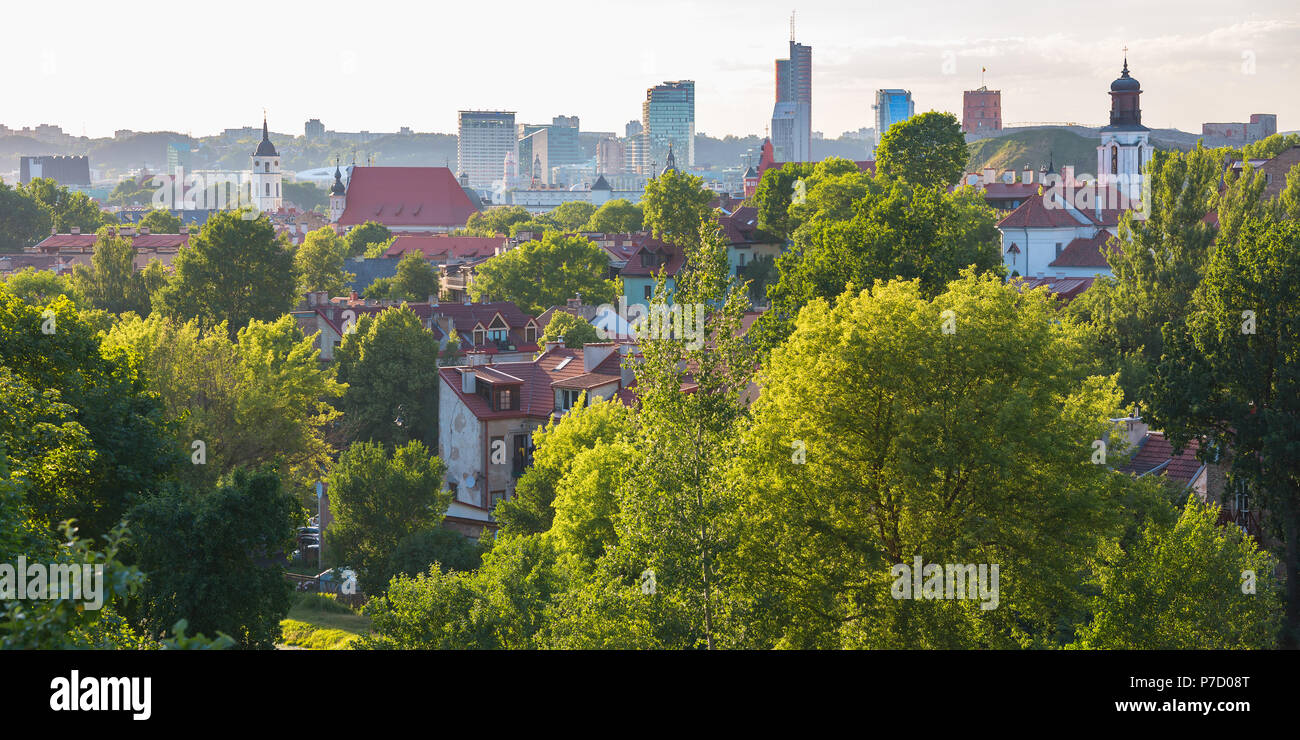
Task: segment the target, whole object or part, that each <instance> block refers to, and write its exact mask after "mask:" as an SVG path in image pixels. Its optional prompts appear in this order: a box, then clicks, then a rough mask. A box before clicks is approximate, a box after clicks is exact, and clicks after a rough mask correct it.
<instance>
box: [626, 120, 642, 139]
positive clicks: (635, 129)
mask: <svg viewBox="0 0 1300 740" xmlns="http://www.w3.org/2000/svg"><path fill="white" fill-rule="evenodd" d="M639 133H641V122H640V121H637V120H632V121H628V122H627V125H626V126H624V127H623V135H624V136H626V137H628V138H629V139H630V138H632V137H633V136H636V135H637V134H639Z"/></svg>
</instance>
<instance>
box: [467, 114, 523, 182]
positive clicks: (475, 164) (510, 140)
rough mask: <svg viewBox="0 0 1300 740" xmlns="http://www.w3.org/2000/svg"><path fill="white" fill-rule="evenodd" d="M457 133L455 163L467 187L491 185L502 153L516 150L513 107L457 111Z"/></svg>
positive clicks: (504, 157) (497, 171)
mask: <svg viewBox="0 0 1300 740" xmlns="http://www.w3.org/2000/svg"><path fill="white" fill-rule="evenodd" d="M457 134H458V138H457V142H456V163H457V167H458V169H459V172H461V173H463V174H466V175H468V176H469V184H470V187H474V188H490V187H492V183H494V182H496V181H497V180H498V179H500V177H501V163H502V162H505V161H506V155H507V154H511V153H514V154H515V155H516V157H517V156H518V154H519V150H518V146H519V140H518V135H517V133H516V131H515V112H514V111H478V110H463V111H460V123H459V125H458V127H457Z"/></svg>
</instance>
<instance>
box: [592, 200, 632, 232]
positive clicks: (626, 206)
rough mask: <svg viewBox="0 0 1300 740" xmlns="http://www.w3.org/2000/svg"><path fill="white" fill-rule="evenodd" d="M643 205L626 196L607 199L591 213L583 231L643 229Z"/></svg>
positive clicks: (630, 230) (629, 230)
mask: <svg viewBox="0 0 1300 740" xmlns="http://www.w3.org/2000/svg"><path fill="white" fill-rule="evenodd" d="M641 220H642V214H641V207H640V206H638V205H636V204H634V203H632V202H631V201H629V200H627V199H626V198H615V199H613V200H608V201H605V202H604V203H603V204H602V205H601V206H600V208H597V209H596V212H595V213H593V214H591V218H590V219H588V220H587V223H586V225H585V226H583V227H582V229H581V230H582V231H595V232H599V233H602V234H631V233H634V232H637V231H640V230H641Z"/></svg>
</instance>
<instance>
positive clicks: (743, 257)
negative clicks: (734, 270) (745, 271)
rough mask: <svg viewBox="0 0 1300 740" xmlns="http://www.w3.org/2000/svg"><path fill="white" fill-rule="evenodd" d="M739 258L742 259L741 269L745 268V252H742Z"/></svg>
mask: <svg viewBox="0 0 1300 740" xmlns="http://www.w3.org/2000/svg"><path fill="white" fill-rule="evenodd" d="M737 256H738V257H739V258H740V266H741V267H744V266H745V253H744V252H741V253H740V254H739V255H737Z"/></svg>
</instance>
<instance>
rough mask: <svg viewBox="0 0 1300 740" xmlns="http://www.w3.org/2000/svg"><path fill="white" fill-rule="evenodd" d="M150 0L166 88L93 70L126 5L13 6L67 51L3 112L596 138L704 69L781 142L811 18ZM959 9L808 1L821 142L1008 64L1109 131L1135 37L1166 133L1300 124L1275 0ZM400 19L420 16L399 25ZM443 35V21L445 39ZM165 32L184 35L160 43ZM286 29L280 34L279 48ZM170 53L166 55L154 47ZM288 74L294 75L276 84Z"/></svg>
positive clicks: (149, 19) (623, 8)
mask: <svg viewBox="0 0 1300 740" xmlns="http://www.w3.org/2000/svg"><path fill="white" fill-rule="evenodd" d="M143 5H144V7H142V8H141V9H140V12H139V13H138V14H136V15H135V17H136V18H138V23H137V25H136V27H135V28H134V29H133V34H134V35H136V36H138V37H139V38H140V39H142V41H141V43H140V44H139V45H138V46H137V47H136V48H140V49H143V50H144V52H143V54H142V58H143V59H144V60H145V61H144V62H143V69H145V70H146V71H147V75H146V79H148V80H149V83H148V84H147V85H143V86H140V87H138V88H133V90H134V92H133V94H131V95H124V94H123V91H122V89H121V88H120V87H119V86H115V85H110V84H105V81H104V79H103V78H102V77H101V76H99V75H93V74H86V73H84V72H83V70H86V69H103V68H104V67H105V65H104V60H103V56H104V55H106V54H110V53H111V52H109V51H106V49H105V41H104V39H102V38H101V37H98V36H96V33H95V29H97V28H102V27H111V26H112V23H113V20H112V19H113V18H114V17H115V16H116V12H115V11H113V10H111V9H110V8H107V7H106V6H100V5H85V6H83V7H80V8H77V9H75V10H74V11H73V12H76V13H79V14H81V15H82V16H85V20H86V21H87V22H86V23H82V24H78V25H77V26H76V27H71V28H63V27H62V25H63V24H61V22H60V21H61V19H60V16H56V15H55V14H54V13H55V11H54V9H53V8H52V7H51V6H39V7H34V6H19V7H15V8H12V9H10V10H9V11H7V13H8V14H9V15H11V16H13V20H14V23H13V27H15V28H40V27H49V28H55V27H58V28H59V36H60V42H59V43H58V44H57V45H52V44H49V43H48V42H47V41H46V39H48V38H49V36H48V35H45V34H15V35H14V36H13V37H12V38H11V39H9V40H7V41H6V42H5V48H6V50H7V51H9V52H10V54H9V56H10V58H12V59H13V60H14V62H13V65H12V66H13V70H12V71H13V72H14V74H13V75H12V80H11V85H10V88H11V89H10V90H9V92H8V98H7V100H6V104H5V105H4V106H3V107H0V122H3V123H5V124H7V125H9V126H11V127H15V128H21V127H23V126H35V125H37V124H41V123H51V124H55V125H59V126H61V127H62V128H63V129H64V130H65V131H67V132H68V133H70V134H73V135H78V136H79V135H83V134H84V135H88V136H91V137H95V138H98V137H106V136H111V135H112V134H113V131H115V130H117V129H130V130H136V131H162V130H170V131H178V132H182V133H192V134H193V135H196V136H203V135H209V134H214V133H217V132H219V131H220V130H221V129H223V128H229V127H237V126H241V125H255V124H256V123H258V121H257V119H258V118H259V117H260V115H261V113H262V110H263V109H266V110H267V111H268V112H269V115H270V118H271V122H272V123H271V127H272V129H273V130H278V131H286V132H293V133H294V134H299V133H300V132H301V129H302V125H303V123H304V122H305V121H307V120H308V119H311V118H319V119H321V121H323V122H324V124H325V126H326V127H328V128H330V129H333V130H340V131H357V130H362V129H365V130H371V131H396V130H397V129H398V128H400V127H401V126H410V127H411V128H412V129H414V130H416V131H423V132H439V133H453V132H455V131H456V112H457V111H458V110H466V109H480V110H486V109H507V110H516V111H518V116H519V120H521V121H533V120H542V121H545V120H550V119H551V117H552V116H555V115H558V114H566V115H577V116H579V117H580V118H581V119H582V121H583V129H584V130H593V131H613V132H618V131H621V130H622V128H623V125H624V124H625V123H626V122H627V121H628V120H629V119H632V118H635V117H638V113H639V109H640V103H641V101H642V100H643V97H644V92H645V90H646V89H647V88H649V87H652V86H654V85H657V84H660V83H662V82H664V81H666V80H674V79H691V80H695V81H696V85H697V95H696V98H697V114H696V121H697V125H696V130H697V132H698V133H707V134H710V135H713V136H723V135H727V134H734V135H741V136H743V135H753V134H757V135H762V134H763V133H764V129H765V127H767V126H768V125H769V123H770V120H771V112H772V82H771V80H772V71H771V70H772V66H771V65H772V60H773V59H776V58H780V57H783V56H785V55H786V51H787V45H788V38H789V15H790V9H791V8H790V7H789V5H788V4H778V3H776V2H771V1H770V0H759V1H758V2H756V3H754V4H753V7H752V8H748V9H747V11H746V12H745V13H743V14H736V13H734V11H732V10H730V9H727V8H721V7H700V6H697V5H695V4H694V3H689V2H669V3H667V4H662V5H659V6H656V9H655V12H654V13H652V14H644V13H641V12H640V11H639V10H638V8H639V6H633V5H631V4H629V3H619V4H607V3H591V2H585V0H584V1H581V2H576V3H574V4H573V6H572V13H566V14H565V16H564V17H563V18H560V17H556V16H551V15H544V14H541V13H540V12H537V11H535V10H534V9H532V8H531V7H530V6H526V5H523V4H517V3H510V2H506V3H504V4H503V10H504V11H505V12H499V13H494V14H493V16H492V19H491V23H492V25H491V26H485V25H483V23H482V21H481V19H480V17H479V15H478V14H476V9H475V8H473V7H465V8H455V7H454V8H440V9H438V11H437V12H426V11H424V10H411V9H410V8H403V7H402V6H400V5H396V4H391V3H385V2H382V1H380V2H376V3H372V4H371V6H369V7H368V12H369V17H370V18H373V19H375V20H373V21H365V22H362V23H360V24H357V23H355V22H352V21H348V20H347V19H348V17H349V14H351V13H354V12H355V7H354V6H350V5H347V4H343V3H330V2H327V3H323V4H322V5H320V6H319V11H321V12H318V9H317V8H314V9H313V12H312V13H311V14H306V13H302V14H300V16H299V17H295V18H294V22H293V23H292V32H291V33H287V32H286V29H274V28H268V29H258V30H252V27H250V25H249V24H248V22H247V21H248V19H249V18H253V17H257V15H258V12H259V8H260V7H261V6H260V5H257V4H253V3H247V2H242V1H239V0H236V1H235V2H232V3H230V4H229V6H228V10H227V11H226V12H223V13H222V14H220V15H219V16H216V17H207V16H206V15H205V16H204V17H203V18H202V22H199V21H200V19H199V16H198V14H199V12H200V11H199V10H198V9H197V8H195V9H189V8H185V7H183V6H176V5H174V4H163V3H157V2H146V3H144V4H143ZM956 7H958V6H957V4H956V3H955V2H941V3H928V4H917V5H914V6H909V7H906V8H882V9H876V10H873V11H868V10H866V9H863V8H859V7H854V6H851V5H848V4H846V3H841V2H838V1H836V2H823V3H816V4H811V5H805V6H803V7H796V8H795V10H796V11H797V27H796V34H797V36H798V38H799V41H800V42H801V43H804V44H808V45H811V46H813V47H814V48H816V49H817V52H818V60H817V63H816V68H815V70H814V73H813V86H814V88H815V89H816V96H817V99H818V104H817V106H816V110H815V111H814V112H813V120H812V128H813V130H816V131H821V132H823V133H824V134H825V135H826V136H827V137H835V136H838V135H839V134H840V133H841V132H843V131H852V130H857V129H859V128H862V127H868V126H870V125H871V119H872V111H871V103H872V102H873V94H874V91H875V90H877V89H881V88H904V89H909V90H911V91H912V92H913V96H914V99H915V100H916V105H917V112H923V111H926V110H942V111H949V112H952V113H954V114H957V115H960V112H961V103H962V93H963V91H965V90H970V89H975V88H977V87H979V84H980V70H981V68H987V70H988V71H987V73H986V74H985V80H984V81H985V83H986V84H987V85H988V86H989V87H991V88H995V89H1000V90H1002V93H1003V118H1004V121H1005V122H1006V124H1007V125H1015V124H1016V123H1025V122H1078V123H1081V124H1088V125H1100V124H1102V123H1104V120H1103V117H1104V114H1105V110H1106V103H1107V101H1106V98H1105V85H1106V84H1107V83H1108V81H1109V80H1111V79H1113V78H1114V76H1115V75H1116V73H1117V72H1118V70H1119V67H1120V64H1121V62H1122V53H1123V52H1122V49H1123V47H1125V46H1127V47H1128V48H1129V61H1130V65H1131V67H1132V69H1133V71H1134V74H1135V75H1137V76H1139V77H1140V78H1141V79H1142V82H1143V85H1144V87H1145V88H1146V89H1147V90H1149V91H1151V93H1152V94H1151V95H1149V96H1148V97H1147V99H1146V101H1145V104H1146V106H1147V108H1146V115H1147V117H1148V119H1149V121H1150V125H1151V126H1152V127H1154V128H1165V127H1170V126H1173V127H1177V128H1180V129H1182V130H1184V131H1192V132H1195V131H1199V129H1200V124H1202V123H1205V122H1214V121H1225V120H1226V121H1233V120H1243V119H1245V118H1246V117H1248V116H1249V114H1251V113H1256V112H1270V113H1276V114H1277V115H1278V119H1279V128H1280V129H1281V130H1288V131H1289V130H1295V129H1297V128H1300V99H1296V98H1295V97H1294V96H1291V97H1288V96H1283V95H1280V94H1279V92H1280V91H1282V90H1285V89H1288V88H1287V85H1289V84H1291V83H1290V81H1291V80H1293V79H1295V78H1296V77H1297V76H1300V58H1298V57H1300V52H1297V51H1296V50H1297V49H1300V11H1297V10H1296V9H1295V8H1294V7H1293V3H1289V2H1285V1H1284V0H1266V1H1265V2H1262V3H1258V4H1256V5H1255V6H1254V7H1252V9H1251V10H1249V11H1248V12H1246V13H1241V12H1238V9H1236V8H1227V9H1222V8H1220V7H1218V6H1214V5H1211V4H1208V3H1198V4H1196V5H1194V6H1192V5H1188V4H1186V3H1177V4H1175V3H1172V2H1159V3H1155V4H1152V5H1145V6H1142V7H1140V8H1137V7H1130V5H1129V4H1126V3H1119V2H1110V1H1109V0H1107V1H1104V2H1100V3H1095V4H1092V5H1089V6H1086V7H1083V8H1081V9H1080V12H1079V13H1077V14H1072V15H1068V16H1066V15H1063V14H1061V13H1060V12H1059V9H1050V8H1045V7H1039V6H1038V5H1037V4H1035V3H1032V2H1016V3H1012V4H1009V5H1006V6H1002V7H999V8H997V9H990V10H989V11H987V12H986V13H984V14H982V15H981V16H978V17H975V18H972V17H971V16H970V14H961V15H960V19H959V18H958V14H956V13H945V11H944V9H945V8H949V9H951V8H956ZM153 10H157V11H158V12H151V11H153ZM164 10H165V11H166V12H163V11H164ZM1121 10H1122V12H1121ZM62 12H63V11H60V14H62ZM635 14H639V15H636V21H635V22H636V28H637V29H638V38H640V39H643V42H642V43H640V44H625V43H622V42H615V41H612V40H611V41H606V39H615V38H620V36H618V35H611V34H612V32H613V31H614V30H616V29H620V28H621V29H626V28H627V27H628V19H629V18H630V17H632V16H633V15H635ZM191 15H193V21H194V22H193V23H188V22H187V19H188V18H189V17H190V16H191ZM396 17H402V18H406V19H407V21H408V22H406V23H387V22H384V23H383V24H382V25H380V20H379V19H393V18H396ZM1066 17H1068V18H1069V22H1068V24H1067V23H1063V22H1062V19H1063V18H1066ZM425 20H427V21H429V24H425V23H423V22H421V21H425ZM97 21H98V22H97ZM430 24H431V25H432V26H433V27H435V28H436V29H437V30H436V31H435V32H434V33H433V35H432V36H430V35H429V34H430V32H429V29H428V26H429V25H430ZM380 28H382V29H383V30H382V32H380V31H379V30H378V29H380ZM620 33H624V32H622V31H620ZM178 34H179V35H178ZM250 34H252V38H253V40H254V41H256V42H257V44H256V46H258V47H260V48H262V51H261V52H260V53H259V54H258V55H251V54H247V53H245V51H244V50H246V49H247V48H249V42H248V41H247V39H248V38H249V36H250ZM159 38H169V39H172V41H171V42H169V43H167V44H165V45H161V44H151V42H150V41H149V40H150V39H159ZM539 38H543V39H551V40H553V41H554V42H555V43H553V44H548V45H544V46H543V47H541V48H543V49H555V51H553V52H539V50H538V49H539V47H538V46H537V45H536V44H535V43H533V42H534V41H535V40H537V39H539ZM176 39H181V40H182V41H184V40H185V39H191V40H192V43H184V42H182V43H179V44H178V43H175V40H176ZM228 39H238V41H225V40H228ZM266 39H273V40H272V41H270V42H269V47H268V46H265V44H264V43H263V42H264V41H265V40H266ZM512 39H513V41H512ZM566 40H569V43H568V44H567V45H566V43H565V41H566ZM223 44H225V45H228V46H229V49H226V48H225V46H223ZM152 45H158V46H159V47H160V48H163V49H165V50H166V51H165V53H161V54H159V55H157V56H156V57H151V55H150V53H149V52H148V49H150V48H151V46H152ZM191 48H192V51H191V50H190V49H191ZM223 49H224V51H223ZM268 65H270V66H271V68H273V69H274V70H275V71H274V72H272V73H268V72H267V69H268ZM164 89H171V90H174V91H180V92H179V94H178V95H177V96H176V97H175V98H174V99H177V100H182V99H183V100H184V101H185V104H184V105H167V104H165V103H159V104H157V105H147V104H145V105H142V104H141V96H144V98H145V99H154V100H161V99H165V97H164V98H152V97H151V96H152V94H153V93H151V92H150V91H151V90H152V91H154V92H159V91H161V90H164ZM1207 89H1209V90H1213V91H1214V93H1213V96H1212V97H1211V96H1207V95H1206V94H1205V90H1207ZM51 90H57V91H58V94H57V95H55V96H50V95H49V91H51Z"/></svg>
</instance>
